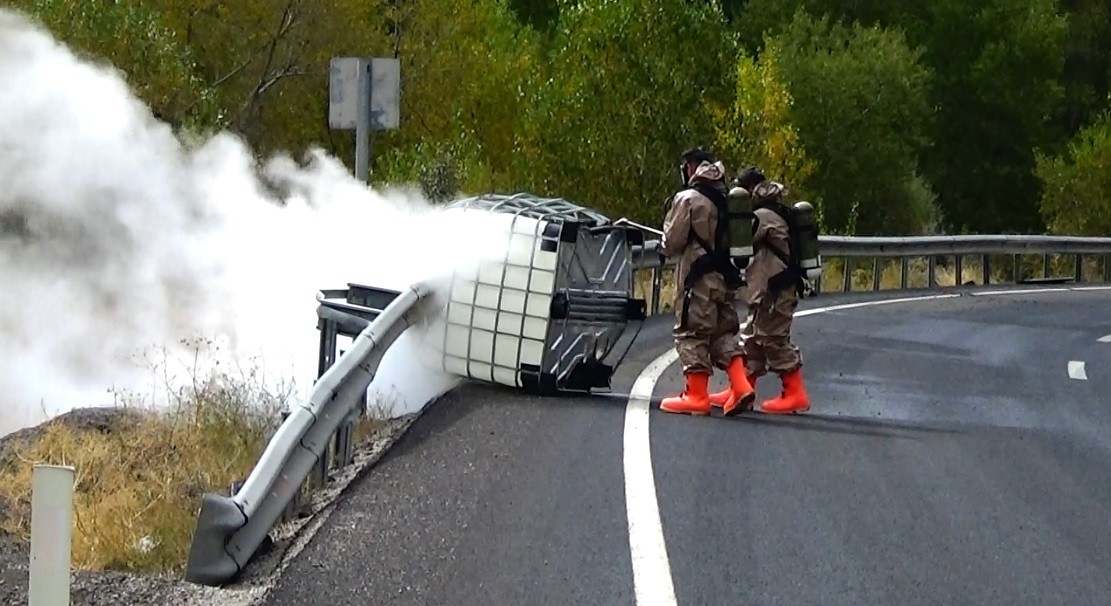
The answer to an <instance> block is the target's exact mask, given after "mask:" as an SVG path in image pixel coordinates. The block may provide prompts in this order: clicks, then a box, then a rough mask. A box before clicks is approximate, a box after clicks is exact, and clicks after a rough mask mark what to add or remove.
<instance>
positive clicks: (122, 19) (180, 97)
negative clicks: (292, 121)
mask: <svg viewBox="0 0 1111 606" xmlns="http://www.w3.org/2000/svg"><path fill="white" fill-rule="evenodd" d="M10 4H11V6H12V7H13V8H15V9H18V10H20V11H22V12H24V13H25V14H27V15H29V16H30V17H31V18H33V19H35V20H37V21H38V22H39V23H41V24H42V25H43V26H44V27H46V28H47V29H49V30H50V31H51V33H52V34H53V35H54V36H55V37H57V38H58V39H59V40H60V41H61V42H63V43H64V44H66V45H67V46H69V47H71V48H72V49H73V50H74V51H75V52H76V53H78V54H80V55H83V56H85V57H87V58H91V59H93V60H94V61H96V62H98V63H110V64H111V65H112V66H114V67H115V68H117V69H119V70H120V72H121V73H122V74H123V76H124V78H125V79H126V80H127V82H128V84H129V85H130V86H131V87H132V88H133V89H134V90H135V93H136V95H138V97H139V98H140V99H142V100H143V101H144V102H145V103H146V104H147V105H148V106H150V108H151V110H152V111H153V113H154V115H155V116H156V117H158V118H159V119H160V120H163V121H164V122H167V123H169V124H170V125H171V126H173V127H175V128H189V129H206V128H208V127H211V126H212V125H213V124H215V123H216V121H217V115H218V104H217V102H216V99H215V97H214V96H213V95H211V94H210V93H209V91H208V90H207V89H206V87H205V86H204V82H203V79H202V78H201V77H200V76H199V74H198V71H197V66H198V60H197V55H196V51H195V49H194V47H192V46H191V45H189V43H188V42H186V41H183V40H182V39H181V38H180V37H178V36H177V35H176V34H175V32H174V30H173V29H172V28H170V27H167V26H166V24H165V21H164V15H163V14H162V13H161V12H159V11H158V10H156V9H154V8H152V7H150V6H149V5H146V4H142V3H134V2H125V3H117V2H84V1H82V0H11V2H10Z"/></svg>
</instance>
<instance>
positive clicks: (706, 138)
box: [524, 0, 736, 223]
mask: <svg viewBox="0 0 1111 606" xmlns="http://www.w3.org/2000/svg"><path fill="white" fill-rule="evenodd" d="M559 13H560V21H559V25H558V27H557V28H556V31H555V34H554V38H553V40H552V42H551V45H552V53H551V59H550V62H549V64H548V67H549V69H548V70H547V71H546V74H547V77H546V80H545V83H544V85H543V86H542V87H539V88H538V90H536V92H535V97H534V100H535V101H534V103H532V104H530V108H529V109H528V110H527V114H526V116H525V120H526V123H525V126H524V127H525V128H526V130H527V132H528V133H529V138H528V139H529V148H530V149H531V150H533V151H532V152H530V156H529V157H530V159H531V160H532V162H533V169H532V170H533V173H532V175H531V177H530V182H531V184H532V185H533V187H534V188H535V189H537V190H538V191H540V192H542V193H546V194H549V195H560V196H564V197H567V198H569V199H572V200H575V201H577V202H579V203H582V204H586V205H588V206H592V207H595V208H598V209H603V210H605V211H606V212H608V213H611V214H613V215H617V216H628V217H629V218H634V219H639V220H641V221H645V222H653V223H658V222H659V221H660V220H661V218H662V202H663V200H664V199H665V198H666V197H667V196H668V195H669V194H670V193H672V192H673V191H674V190H675V189H676V188H677V187H678V185H679V183H678V179H677V177H676V172H675V166H676V163H677V162H678V155H679V153H680V152H681V151H682V150H683V149H685V148H688V147H691V146H692V145H698V144H701V145H709V143H710V141H712V139H713V135H714V133H713V125H712V123H711V120H710V116H709V113H708V111H707V109H706V107H707V102H708V101H711V100H713V101H716V102H717V103H719V104H724V103H726V102H727V100H728V99H730V98H731V96H732V90H733V78H732V76H731V74H732V73H734V72H735V65H734V63H733V62H734V59H735V57H736V54H735V43H734V39H733V36H732V35H731V34H729V33H728V31H727V29H726V28H725V27H723V26H724V24H725V19H724V16H723V15H722V13H721V9H720V7H719V6H718V5H717V4H716V3H714V2H697V3H691V2H686V1H685V0H625V1H622V2H577V1H568V0H565V1H562V2H560V7H559Z"/></svg>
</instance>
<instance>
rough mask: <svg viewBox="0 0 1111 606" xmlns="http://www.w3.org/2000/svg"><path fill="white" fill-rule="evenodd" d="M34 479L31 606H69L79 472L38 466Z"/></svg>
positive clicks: (29, 586) (51, 466)
mask: <svg viewBox="0 0 1111 606" xmlns="http://www.w3.org/2000/svg"><path fill="white" fill-rule="evenodd" d="M31 473H32V479H31V566H30V571H29V572H30V574H29V578H28V581H29V582H28V588H27V597H28V605H29V606H69V601H70V595H69V590H70V581H69V576H70V564H71V559H70V558H71V555H72V553H71V552H72V546H73V543H72V541H73V485H74V475H75V470H74V468H73V467H66V466H61V465H35V466H34V468H33V471H32V472H31Z"/></svg>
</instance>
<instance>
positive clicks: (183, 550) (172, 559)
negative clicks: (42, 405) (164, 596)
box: [0, 368, 379, 573]
mask: <svg viewBox="0 0 1111 606" xmlns="http://www.w3.org/2000/svg"><path fill="white" fill-rule="evenodd" d="M192 378H193V382H192V384H191V385H189V386H188V387H187V388H184V389H178V390H169V388H167V390H168V394H167V395H169V399H170V403H169V405H168V406H160V407H159V408H158V409H152V408H150V407H149V406H141V405H138V404H136V402H135V400H136V398H134V397H133V396H128V395H123V396H121V397H122V399H123V406H124V408H125V409H130V410H139V411H140V414H137V415H128V417H129V418H130V419H131V420H130V421H128V422H122V421H123V416H122V415H121V418H120V419H118V421H120V422H117V423H114V424H113V426H112V427H111V428H110V430H109V431H100V430H97V429H95V428H92V429H89V428H86V429H82V428H78V427H75V426H73V425H70V424H66V423H48V424H46V425H45V426H44V427H43V428H42V430H41V431H38V432H34V433H33V434H32V436H31V437H30V438H29V439H28V440H25V441H21V442H18V443H15V444H10V445H8V448H7V449H6V452H7V453H8V454H7V456H6V457H4V460H0V510H2V509H4V508H5V507H6V508H7V509H8V515H6V516H5V518H4V519H3V520H2V521H0V530H2V531H6V532H8V533H11V534H13V535H15V536H16V537H18V538H21V539H22V540H24V541H28V540H29V532H30V530H29V529H30V498H31V490H30V488H31V473H32V466H33V465H34V464H36V463H48V464H64V465H70V466H73V467H75V468H76V470H77V477H76V486H75V495H74V496H75V503H74V505H75V511H74V516H75V520H74V522H75V523H74V536H73V564H74V567H75V568H77V569H84V570H122V571H144V572H164V573H178V572H181V571H182V570H183V568H184V564H185V562H186V559H187V557H188V551H189V546H190V542H191V540H192V533H193V530H194V524H195V521H196V513H197V508H198V507H199V505H200V499H201V496H202V494H203V493H205V492H216V493H221V494H228V490H229V487H230V485H231V483H232V482H233V481H236V480H242V479H244V478H246V476H247V475H248V474H249V472H250V470H251V469H252V467H253V466H254V464H255V462H256V461H257V459H258V457H259V455H260V454H261V453H262V451H263V449H264V448H265V446H266V443H267V441H268V440H269V438H270V436H271V435H272V432H273V431H274V430H275V429H276V427H277V426H278V424H279V423H280V422H281V412H282V411H283V410H284V409H285V405H286V400H287V399H288V397H289V394H290V393H292V390H278V391H279V393H274V392H273V391H274V390H273V389H268V388H267V387H266V386H265V384H264V383H265V382H264V381H263V380H262V377H261V376H260V374H259V372H258V370H257V368H254V369H251V370H249V371H245V372H244V371H240V372H237V373H230V372H224V371H216V370H212V371H208V372H206V373H202V374H193V375H192ZM378 426H379V422H377V421H376V420H373V419H370V420H368V421H366V422H362V423H359V425H358V427H357V428H356V434H357V437H358V438H365V437H366V436H367V435H369V434H370V433H372V432H373V430H374V429H376V428H377V427H378Z"/></svg>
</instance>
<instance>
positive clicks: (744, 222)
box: [727, 187, 753, 269]
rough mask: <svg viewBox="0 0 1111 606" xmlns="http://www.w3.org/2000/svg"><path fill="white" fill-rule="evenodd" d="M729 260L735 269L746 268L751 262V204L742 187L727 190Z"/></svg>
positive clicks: (747, 194) (746, 192)
mask: <svg viewBox="0 0 1111 606" xmlns="http://www.w3.org/2000/svg"><path fill="white" fill-rule="evenodd" d="M727 209H728V212H729V215H730V216H729V260H730V262H732V263H733V266H734V267H736V268H737V269H745V268H746V267H748V263H749V261H751V260H752V254H753V250H752V202H751V199H750V196H749V193H748V191H747V190H746V189H745V188H743V187H734V188H733V189H730V190H729V199H728V202H727Z"/></svg>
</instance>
